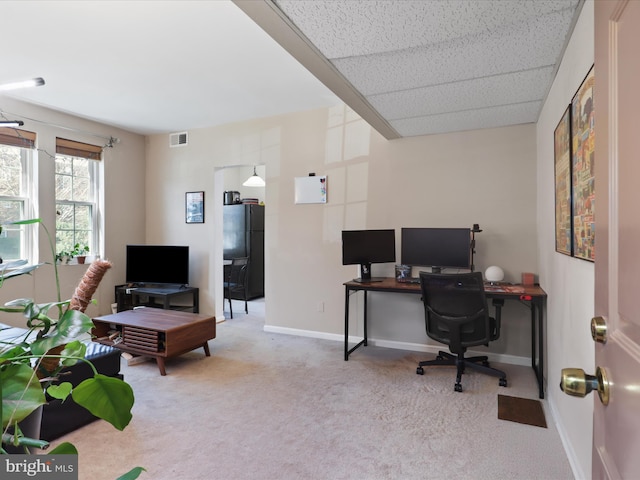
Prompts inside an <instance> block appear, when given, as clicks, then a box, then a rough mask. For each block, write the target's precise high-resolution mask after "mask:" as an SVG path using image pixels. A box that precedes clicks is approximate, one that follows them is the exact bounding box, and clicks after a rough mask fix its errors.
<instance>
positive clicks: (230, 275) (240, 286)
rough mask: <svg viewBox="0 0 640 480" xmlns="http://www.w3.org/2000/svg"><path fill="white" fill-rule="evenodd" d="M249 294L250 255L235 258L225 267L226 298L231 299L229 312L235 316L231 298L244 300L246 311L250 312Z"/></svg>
mask: <svg viewBox="0 0 640 480" xmlns="http://www.w3.org/2000/svg"><path fill="white" fill-rule="evenodd" d="M248 294H249V257H240V258H234V259H232V260H231V265H230V266H229V268H228V269H225V279H224V298H226V299H228V300H229V314H230V316H231V318H233V306H232V305H231V300H232V298H233V299H240V300H244V311H245V313H249V306H248V304H247V296H248Z"/></svg>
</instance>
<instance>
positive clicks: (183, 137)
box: [169, 132, 187, 147]
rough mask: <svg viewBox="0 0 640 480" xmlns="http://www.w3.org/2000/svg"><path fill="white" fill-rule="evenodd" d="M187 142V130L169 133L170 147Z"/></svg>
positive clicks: (181, 145)
mask: <svg viewBox="0 0 640 480" xmlns="http://www.w3.org/2000/svg"><path fill="white" fill-rule="evenodd" d="M186 144H187V132H180V133H171V134H169V146H170V147H184V146H185V145H186Z"/></svg>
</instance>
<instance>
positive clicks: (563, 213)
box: [553, 105, 573, 255]
mask: <svg viewBox="0 0 640 480" xmlns="http://www.w3.org/2000/svg"><path fill="white" fill-rule="evenodd" d="M553 140H554V142H553V144H554V169H555V170H554V171H555V196H556V252H560V253H564V254H565V255H571V254H572V238H573V237H572V235H571V227H572V216H571V210H572V209H571V205H572V198H571V106H570V105H569V106H567V109H566V110H565V112H564V114H563V115H562V118H561V119H560V123H558V126H557V127H556V129H555V131H554V133H553Z"/></svg>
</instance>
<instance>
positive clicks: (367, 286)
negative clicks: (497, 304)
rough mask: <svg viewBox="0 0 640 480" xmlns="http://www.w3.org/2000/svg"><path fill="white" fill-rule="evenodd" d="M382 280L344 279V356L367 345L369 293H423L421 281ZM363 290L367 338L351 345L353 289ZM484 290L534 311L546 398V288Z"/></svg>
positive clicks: (536, 354) (534, 362)
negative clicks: (350, 299) (367, 281)
mask: <svg viewBox="0 0 640 480" xmlns="http://www.w3.org/2000/svg"><path fill="white" fill-rule="evenodd" d="M379 280H380V281H377V282H371V283H361V282H356V281H354V280H351V281H349V282H345V283H344V286H345V303H344V360H345V361H348V360H349V355H351V353H353V351H354V350H356V349H357V348H358V347H360V346H362V345H364V346H367V342H368V339H367V293H368V292H395V293H412V294H420V293H422V292H421V289H420V284H419V283H400V282H398V281H396V279H395V278H393V277H385V278H380V279H379ZM358 291H362V292H364V312H363V316H364V338H363V339H362V340H361V341H360V342H358V343H357V344H356V345H355V346H354V347H352V348H351V349H349V297H350V295H351V294H352V293H355V292H358ZM485 294H486V296H487V298H490V299H492V300H517V301H519V302H520V303H522V304H523V305H525V306H526V307H528V308H529V310H530V311H531V368H533V371H534V372H535V375H536V379H537V380H538V391H539V396H540V398H544V303H545V301H546V299H547V294H546V292H545V291H544V290H543V289H542V288H540V286H539V285H534V286H524V285H496V286H493V285H486V286H485Z"/></svg>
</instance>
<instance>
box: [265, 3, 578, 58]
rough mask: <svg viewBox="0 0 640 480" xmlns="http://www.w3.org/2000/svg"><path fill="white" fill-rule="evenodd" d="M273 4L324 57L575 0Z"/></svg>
mask: <svg viewBox="0 0 640 480" xmlns="http://www.w3.org/2000/svg"><path fill="white" fill-rule="evenodd" d="M275 3H276V5H277V6H278V7H279V8H280V9H281V10H282V11H283V13H284V14H285V15H287V16H288V17H289V19H290V20H291V21H292V22H293V23H294V24H295V25H296V26H297V27H298V28H299V29H300V30H301V31H302V32H304V34H305V35H306V36H307V38H309V40H310V41H311V42H312V43H313V44H314V45H315V46H316V47H317V48H318V49H319V50H320V51H321V52H322V54H323V55H324V56H325V57H327V58H345V57H353V56H360V55H369V54H372V53H380V52H389V51H394V50H401V49H407V48H414V47H418V46H424V45H433V44H438V43H442V42H447V41H451V40H452V39H456V38H464V37H468V36H474V35H477V34H479V33H482V32H487V31H494V30H496V29H500V28H502V27H503V26H504V25H510V24H513V23H518V22H524V21H527V20H530V19H531V18H535V17H540V16H542V15H547V14H549V13H552V12H558V11H562V10H569V11H571V12H573V10H574V9H575V6H576V5H577V3H578V0H535V1H504V0H484V1H469V0H438V1H424V0H403V1H398V0H391V1H373V0H348V1H336V0H328V1H327V0H277V1H276V2H275Z"/></svg>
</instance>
